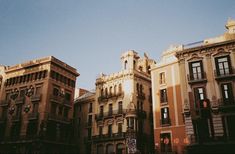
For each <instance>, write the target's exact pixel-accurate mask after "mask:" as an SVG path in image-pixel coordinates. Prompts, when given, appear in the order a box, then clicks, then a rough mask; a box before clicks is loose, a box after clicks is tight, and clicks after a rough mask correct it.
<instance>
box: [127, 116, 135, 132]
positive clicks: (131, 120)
mask: <svg viewBox="0 0 235 154" xmlns="http://www.w3.org/2000/svg"><path fill="white" fill-rule="evenodd" d="M134 120H135V119H134V118H133V117H130V118H128V119H127V123H128V128H132V129H133V128H134Z"/></svg>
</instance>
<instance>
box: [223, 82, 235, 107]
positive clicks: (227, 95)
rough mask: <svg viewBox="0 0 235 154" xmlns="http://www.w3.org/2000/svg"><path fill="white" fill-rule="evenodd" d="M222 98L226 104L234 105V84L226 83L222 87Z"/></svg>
mask: <svg viewBox="0 0 235 154" xmlns="http://www.w3.org/2000/svg"><path fill="white" fill-rule="evenodd" d="M221 90H222V97H223V103H224V104H230V103H234V100H233V99H234V98H233V88H232V83H224V84H222V85H221Z"/></svg>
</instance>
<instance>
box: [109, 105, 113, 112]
mask: <svg viewBox="0 0 235 154" xmlns="http://www.w3.org/2000/svg"><path fill="white" fill-rule="evenodd" d="M112 114H113V104H109V115H112Z"/></svg>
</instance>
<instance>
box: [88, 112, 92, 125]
mask: <svg viewBox="0 0 235 154" xmlns="http://www.w3.org/2000/svg"><path fill="white" fill-rule="evenodd" d="M91 124H92V115H89V116H88V125H89V126H90V125H91Z"/></svg>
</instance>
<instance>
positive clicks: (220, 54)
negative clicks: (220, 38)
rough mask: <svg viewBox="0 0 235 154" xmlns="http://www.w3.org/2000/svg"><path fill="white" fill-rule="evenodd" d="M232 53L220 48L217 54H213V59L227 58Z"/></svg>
mask: <svg viewBox="0 0 235 154" xmlns="http://www.w3.org/2000/svg"><path fill="white" fill-rule="evenodd" d="M229 54H230V52H228V51H225V50H224V49H223V48H219V49H218V50H217V51H216V53H215V54H213V55H212V56H213V57H220V56H227V55H229Z"/></svg>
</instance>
